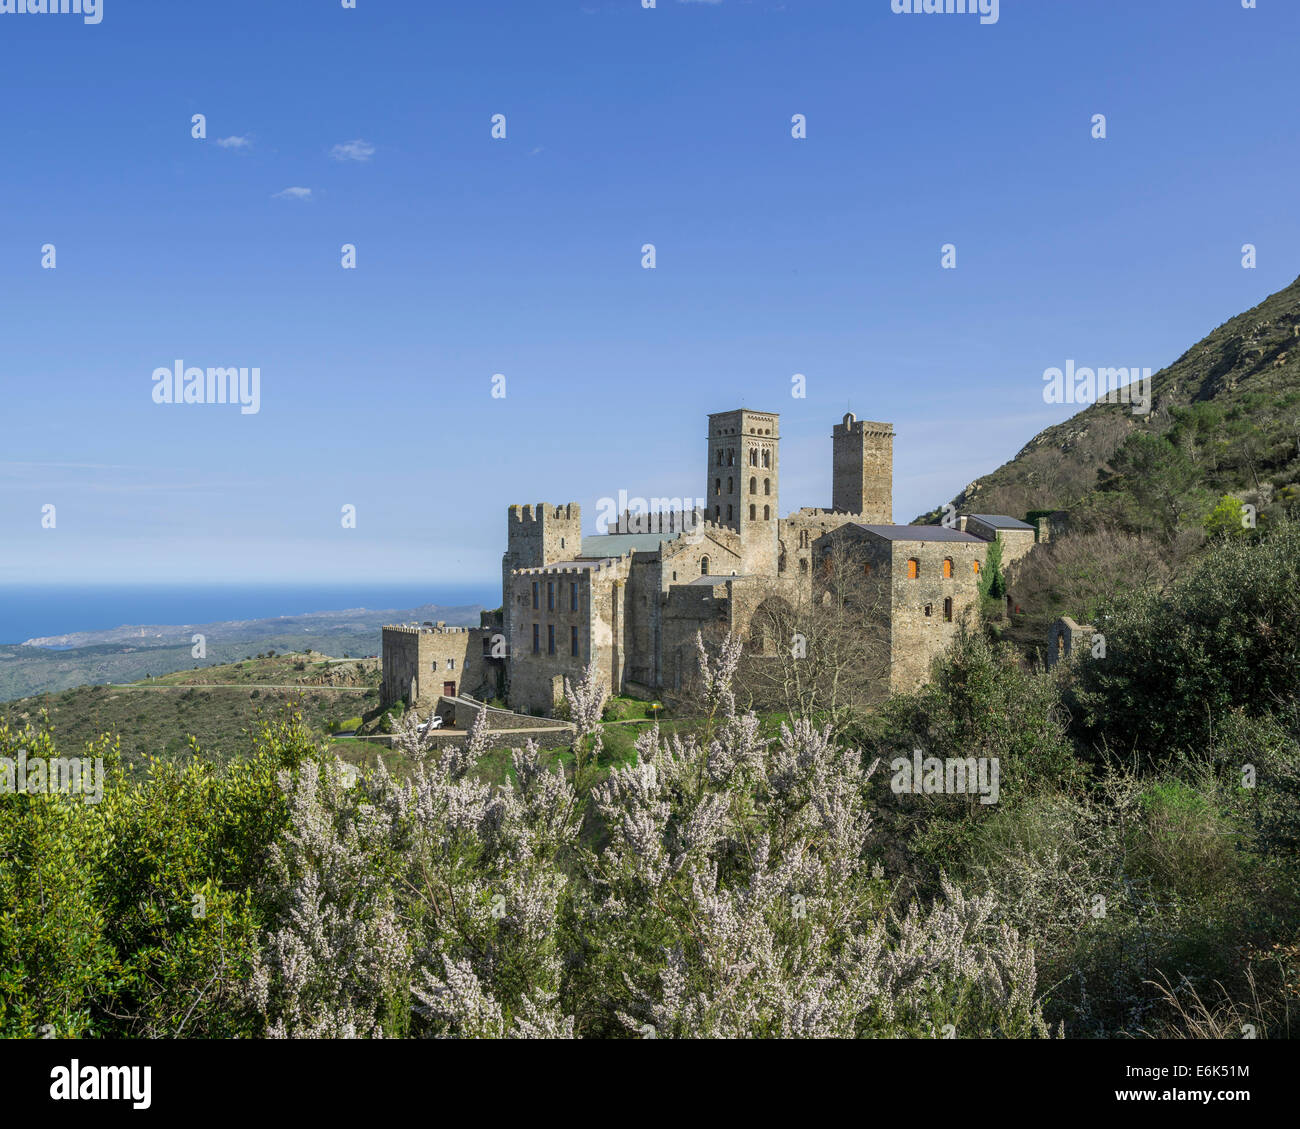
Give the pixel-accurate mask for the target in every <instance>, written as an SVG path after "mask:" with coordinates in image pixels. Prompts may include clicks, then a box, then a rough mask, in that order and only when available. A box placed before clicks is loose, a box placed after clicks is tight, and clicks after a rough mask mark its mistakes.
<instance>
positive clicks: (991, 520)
mask: <svg viewBox="0 0 1300 1129" xmlns="http://www.w3.org/2000/svg"><path fill="white" fill-rule="evenodd" d="M970 516H971V517H973V518H978V519H979V520H980V521H982V522H983V523H984V524H985V525H989V526H992V527H993V528H994V529H1028V530H1032V529H1033V528H1034V527H1033V526H1032V525H1030V524H1029V523H1028V522H1024V521H1018V520H1017V519H1016V518H1014V517H1007V515H1006V514H971V515H970Z"/></svg>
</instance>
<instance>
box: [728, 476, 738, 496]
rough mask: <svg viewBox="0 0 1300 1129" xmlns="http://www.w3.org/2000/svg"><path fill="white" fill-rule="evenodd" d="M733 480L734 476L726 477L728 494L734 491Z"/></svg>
mask: <svg viewBox="0 0 1300 1129" xmlns="http://www.w3.org/2000/svg"><path fill="white" fill-rule="evenodd" d="M735 482H736V480H735V479H734V478H728V479H727V493H728V494H731V493H734V492H735V489H736V486H735Z"/></svg>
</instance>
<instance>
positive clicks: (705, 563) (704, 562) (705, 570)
mask: <svg viewBox="0 0 1300 1129" xmlns="http://www.w3.org/2000/svg"><path fill="white" fill-rule="evenodd" d="M700 575H701V576H708V575H709V558H708V557H701V558H700Z"/></svg>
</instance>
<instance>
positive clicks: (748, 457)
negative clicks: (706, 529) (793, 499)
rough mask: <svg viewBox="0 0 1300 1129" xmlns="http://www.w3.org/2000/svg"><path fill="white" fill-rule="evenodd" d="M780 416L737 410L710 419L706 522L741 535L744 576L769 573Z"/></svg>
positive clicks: (773, 545)
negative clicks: (746, 574) (745, 574)
mask: <svg viewBox="0 0 1300 1129" xmlns="http://www.w3.org/2000/svg"><path fill="white" fill-rule="evenodd" d="M779 423H780V416H778V415H777V414H776V413H774V412H753V411H750V410H749V409H748V408H740V409H738V410H736V411H731V412H718V413H716V414H714V415H711V416H709V463H708V479H707V481H706V483H705V487H706V490H705V495H704V513H705V517H706V518H707V519H708V520H709V521H711V522H714V523H715V524H717V525H721V526H725V527H727V528H729V529H734V530H735V531H736V532H737V533H739V534H740V550H741V557H742V561H743V568H744V570H745V572H747V573H764V574H774V573H775V572H776V556H777V521H778V520H779V517H778V510H779V499H780V493H779V484H780V481H781V479H780V469H781V468H780V428H779Z"/></svg>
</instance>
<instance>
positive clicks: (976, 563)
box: [971, 561, 980, 576]
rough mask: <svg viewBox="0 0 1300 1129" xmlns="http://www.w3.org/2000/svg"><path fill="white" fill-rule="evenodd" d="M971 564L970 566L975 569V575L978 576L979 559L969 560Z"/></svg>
mask: <svg viewBox="0 0 1300 1129" xmlns="http://www.w3.org/2000/svg"><path fill="white" fill-rule="evenodd" d="M971 565H972V566H973V567H974V569H975V575H976V576H979V574H980V563H979V561H971Z"/></svg>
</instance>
